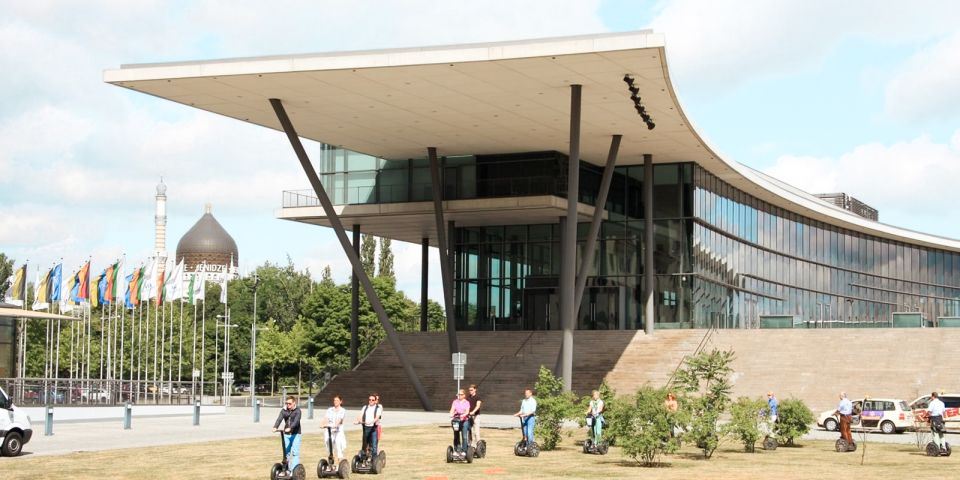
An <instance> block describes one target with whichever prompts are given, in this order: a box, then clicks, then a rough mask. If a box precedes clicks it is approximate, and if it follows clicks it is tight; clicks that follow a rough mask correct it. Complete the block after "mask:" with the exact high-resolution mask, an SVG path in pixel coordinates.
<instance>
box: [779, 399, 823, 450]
mask: <svg viewBox="0 0 960 480" xmlns="http://www.w3.org/2000/svg"><path fill="white" fill-rule="evenodd" d="M815 420H816V419H815V418H814V416H813V411H811V410H810V407H808V406H807V404H805V403H803V400H800V399H796V398H789V399H786V400H784V401H782V402H780V408H779V415H778V416H777V423H776V425H774V427H773V434H774V435H775V436H776V437H777V442H779V443H780V445H786V446H788V447H792V446H794V440H795V439H797V438H800V437H802V436H804V435H806V434H807V432H809V431H810V424H812V423H813V422H814V421H815Z"/></svg>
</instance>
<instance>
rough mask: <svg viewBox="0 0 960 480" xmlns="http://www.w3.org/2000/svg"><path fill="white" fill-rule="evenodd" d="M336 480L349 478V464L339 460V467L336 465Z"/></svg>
mask: <svg viewBox="0 0 960 480" xmlns="http://www.w3.org/2000/svg"><path fill="white" fill-rule="evenodd" d="M337 478H350V462H348V461H346V460H340V465H337Z"/></svg>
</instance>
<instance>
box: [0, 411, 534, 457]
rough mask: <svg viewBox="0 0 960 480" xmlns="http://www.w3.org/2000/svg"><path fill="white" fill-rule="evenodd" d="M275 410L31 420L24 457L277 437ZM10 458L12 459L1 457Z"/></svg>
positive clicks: (315, 424)
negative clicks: (47, 422)
mask: <svg viewBox="0 0 960 480" xmlns="http://www.w3.org/2000/svg"><path fill="white" fill-rule="evenodd" d="M325 411H326V407H324V408H323V409H320V408H317V409H316V410H315V411H314V418H313V420H308V419H307V411H306V409H304V411H303V431H304V434H306V435H320V418H321V417H322V416H323V413H324V412H325ZM278 412H279V408H264V409H262V410H261V411H260V423H253V413H252V411H251V410H250V408H249V407H248V408H236V407H231V408H228V409H227V413H225V414H219V415H203V416H201V417H200V425H198V426H194V425H193V416H175V417H162V418H157V417H153V418H134V419H133V421H132V428H131V429H130V430H124V429H123V422H122V421H121V420H109V421H95V422H77V421H73V422H69V423H60V424H57V423H56V422H54V426H53V435H52V436H49V437H48V436H44V435H43V429H44V425H43V421H42V419H35V420H34V423H33V438H32V439H31V441H30V443H28V444H26V445H24V447H23V451H24V455H26V456H33V455H63V454H67V453H73V452H82V451H101V450H115V449H121V448H140V447H152V446H158V445H177V444H184V443H197V442H212V441H218V440H235V439H242V438H256V437H267V436H271V435H275V434H274V433H272V432H271V431H270V429H271V427H273V422H274V420H275V419H276V415H277V413H278ZM353 415H357V412H356V410H352V411H351V410H348V417H347V419H348V421H351V422H352V420H353V418H355V417H353ZM449 418H450V416H449V415H448V414H447V412H422V411H399V410H398V411H391V410H390V409H389V408H388V409H387V410H386V411H385V412H384V419H383V425H384V428H390V427H398V426H408V425H430V424H436V425H442V424H444V423H446V422H447V421H449ZM481 418H482V423H481V426H483V427H487V428H498V427H499V428H509V427H514V426H516V425H517V424H519V422H518V421H517V420H516V418H514V417H512V416H510V415H482V416H481ZM358 428H359V426H358V425H352V424H351V425H348V426H347V427H346V430H347V431H353V430H355V429H358ZM5 460H10V459H5Z"/></svg>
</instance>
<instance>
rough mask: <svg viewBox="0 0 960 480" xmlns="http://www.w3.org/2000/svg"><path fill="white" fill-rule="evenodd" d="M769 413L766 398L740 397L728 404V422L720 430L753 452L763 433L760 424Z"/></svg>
mask: <svg viewBox="0 0 960 480" xmlns="http://www.w3.org/2000/svg"><path fill="white" fill-rule="evenodd" d="M769 413H770V408H769V407H768V406H767V402H766V400H764V399H762V398H756V399H753V398H748V397H740V398H738V399H737V401H736V402H734V403H733V405H731V406H730V417H731V418H730V423H728V424H726V425H724V426H723V428H722V430H723V432H724V433H725V434H727V435H730V436H731V437H733V438H735V439H737V440H739V441H740V442H742V443H743V448H744V450H746V451H747V452H750V453H753V452H754V451H755V447H756V444H757V441H759V440H760V437H761V436H762V435H763V432H762V431H761V425H760V424H761V422H765V421H766V418H767V416H768V415H769Z"/></svg>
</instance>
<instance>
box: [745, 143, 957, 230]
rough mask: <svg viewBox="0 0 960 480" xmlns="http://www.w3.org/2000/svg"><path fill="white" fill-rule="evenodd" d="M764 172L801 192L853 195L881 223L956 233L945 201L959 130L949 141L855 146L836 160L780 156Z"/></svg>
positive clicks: (952, 192) (952, 188)
mask: <svg viewBox="0 0 960 480" xmlns="http://www.w3.org/2000/svg"><path fill="white" fill-rule="evenodd" d="M764 172H765V173H767V174H769V175H771V176H773V177H775V178H777V179H780V180H783V181H785V182H787V183H789V184H791V185H794V186H796V187H798V188H800V189H802V190H805V191H807V192H811V193H826V192H845V193H848V194H850V195H853V196H854V197H856V198H858V199H860V200H861V201H863V202H865V203H867V204H869V205H871V206H872V207H874V208H877V209H878V210H879V211H880V220H881V221H883V222H884V223H890V224H893V225H897V226H900V227H906V228H910V229H914V230H920V231H924V232H925V233H932V234H936V235H946V236H951V237H954V238H957V237H960V227H957V226H956V224H957V220H958V215H957V213H956V207H955V204H954V203H953V202H951V201H950V199H952V198H953V197H955V196H956V179H957V178H960V130H957V131H956V132H955V133H954V135H953V138H952V140H951V143H950V144H947V143H936V142H934V141H932V140H931V138H930V137H929V136H926V135H923V136H920V137H917V138H915V139H913V140H910V141H907V142H898V143H894V144H892V145H884V144H880V143H870V144H866V145H861V146H858V147H856V148H854V149H852V150H851V151H850V152H847V153H845V154H843V155H840V156H839V157H837V158H830V157H809V156H791V155H784V156H782V157H780V158H779V159H777V161H776V163H775V164H774V165H773V166H771V167H770V168H767V169H765V170H764Z"/></svg>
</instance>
